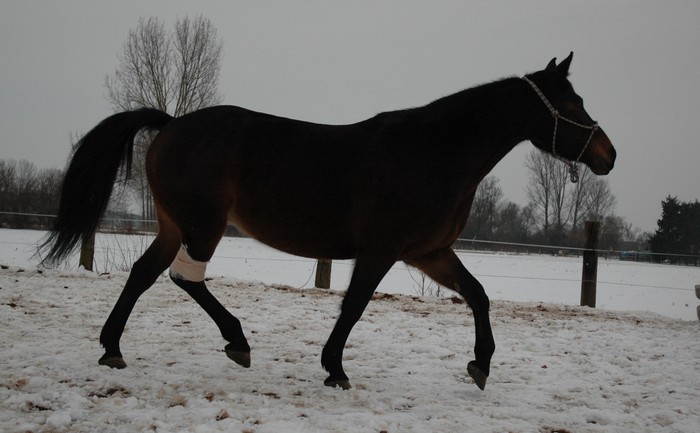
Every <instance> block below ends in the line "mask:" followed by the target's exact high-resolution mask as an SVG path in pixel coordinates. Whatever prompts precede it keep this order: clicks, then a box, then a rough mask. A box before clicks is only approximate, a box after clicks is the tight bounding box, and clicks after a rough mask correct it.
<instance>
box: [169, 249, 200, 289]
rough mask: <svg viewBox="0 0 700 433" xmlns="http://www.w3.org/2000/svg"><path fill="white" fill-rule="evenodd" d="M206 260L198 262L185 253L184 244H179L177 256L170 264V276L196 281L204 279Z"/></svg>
mask: <svg viewBox="0 0 700 433" xmlns="http://www.w3.org/2000/svg"><path fill="white" fill-rule="evenodd" d="M206 270H207V262H198V261H197V260H195V259H193V258H192V257H190V255H189V254H187V250H186V249H185V246H184V245H182V246H180V251H178V252H177V257H175V260H173V263H172V265H170V277H171V278H176V279H180V280H185V281H192V282H195V283H198V282H200V281H204V273H205V271H206Z"/></svg>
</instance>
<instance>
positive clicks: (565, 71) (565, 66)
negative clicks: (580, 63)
mask: <svg viewBox="0 0 700 433" xmlns="http://www.w3.org/2000/svg"><path fill="white" fill-rule="evenodd" d="M573 58H574V52H573V51H572V52H571V53H570V54H569V57H567V58H565V59H564V60H562V61H561V63H559V66H557V72H558V73H559V75H560V76H562V77H565V78H566V77H567V76H568V75H569V66H571V59H573Z"/></svg>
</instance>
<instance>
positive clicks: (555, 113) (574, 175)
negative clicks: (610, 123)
mask: <svg viewBox="0 0 700 433" xmlns="http://www.w3.org/2000/svg"><path fill="white" fill-rule="evenodd" d="M523 80H525V81H526V82H527V83H528V84H529V85H530V86H532V88H533V90H534V91H535V93H537V96H539V97H540V99H541V100H542V102H544V105H546V106H547V109H549V113H550V114H551V115H552V117H553V118H554V133H553V134H552V155H554V157H555V158H557V159H558V160H560V161H562V162H564V163H565V164H566V165H567V166H569V175H570V176H571V182H573V183H576V182H578V179H579V174H578V165H577V164H578V162H579V160H580V159H581V157H582V156H583V152H585V151H586V149H587V148H588V145H589V144H590V143H591V140H592V139H593V134H595V133H596V131H597V130H598V122H595V121H594V122H593V124H592V125H584V124H582V123H578V122H575V121H573V120H571V119H568V118H566V117H564V116H562V115H561V114H559V110H557V109H556V108H554V106H553V105H552V104H551V103H550V102H549V100H548V99H547V97H546V96H544V93H542V91H541V90H540V88H539V87H537V85H536V84H535V83H533V82H532V81H531V80H530V79H529V78H527V77H523ZM559 120H563V121H564V122H567V123H570V124H572V125H574V126H578V127H579V128H583V129H589V130H590V131H591V133H590V134H589V135H588V140H586V144H585V145H584V146H583V148H582V149H581V152H579V154H578V157H577V158H576V159H575V160H574V161H572V160H570V159H567V158H564V157H563V156H561V155H559V154H558V153H557V129H558V127H559Z"/></svg>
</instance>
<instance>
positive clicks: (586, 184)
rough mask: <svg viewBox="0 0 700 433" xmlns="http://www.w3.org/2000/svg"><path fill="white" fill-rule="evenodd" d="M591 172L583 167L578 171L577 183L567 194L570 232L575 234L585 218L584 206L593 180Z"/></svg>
mask: <svg viewBox="0 0 700 433" xmlns="http://www.w3.org/2000/svg"><path fill="white" fill-rule="evenodd" d="M593 176H594V175H593V172H592V171H591V170H589V169H588V167H586V166H584V167H583V168H582V170H580V174H579V179H578V183H575V184H574V185H573V186H572V188H571V189H570V192H569V209H570V212H571V232H572V233H575V232H577V231H578V229H579V228H580V227H582V225H581V223H582V222H583V221H584V220H585V218H586V204H587V201H588V199H589V196H590V190H591V183H592V181H593V180H594V177H593Z"/></svg>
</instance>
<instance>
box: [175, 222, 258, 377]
mask: <svg viewBox="0 0 700 433" xmlns="http://www.w3.org/2000/svg"><path fill="white" fill-rule="evenodd" d="M223 227H224V228H225V222H224V224H223ZM194 233H196V237H195V236H193V235H191V234H186V235H185V245H186V248H185V247H182V248H181V249H180V251H179V252H178V254H177V258H176V259H175V262H173V265H172V266H171V268H170V278H171V279H172V280H173V282H174V283H175V284H177V285H178V286H179V287H180V288H182V289H183V290H184V291H186V292H187V293H188V294H189V295H190V296H191V297H192V299H194V300H195V301H196V302H197V304H199V305H200V306H201V307H202V308H203V309H204V311H206V312H207V314H209V316H210V317H211V318H212V319H213V320H214V322H215V323H216V325H217V326H218V327H219V330H220V331H221V335H222V336H223V337H224V339H225V340H226V341H228V342H229V343H228V344H227V345H226V347H225V351H226V355H227V356H228V357H229V358H230V359H232V360H233V361H235V362H236V363H237V364H239V365H242V366H243V367H246V368H248V367H250V346H249V345H248V341H247V340H246V338H245V335H244V334H243V329H242V327H241V322H240V321H239V320H238V319H237V318H236V317H234V316H233V315H232V314H231V313H229V311H228V310H227V309H226V308H224V306H223V305H221V303H220V302H219V301H218V300H217V299H216V298H215V297H214V295H212V294H211V292H210V291H209V290H208V289H207V286H206V284H205V282H204V271H205V269H206V264H207V262H208V261H209V259H211V257H212V255H213V254H214V250H215V249H216V245H217V244H218V243H219V240H221V236H222V235H223V228H221V230H218V229H214V230H211V229H210V230H204V229H199V230H196V231H194Z"/></svg>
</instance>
